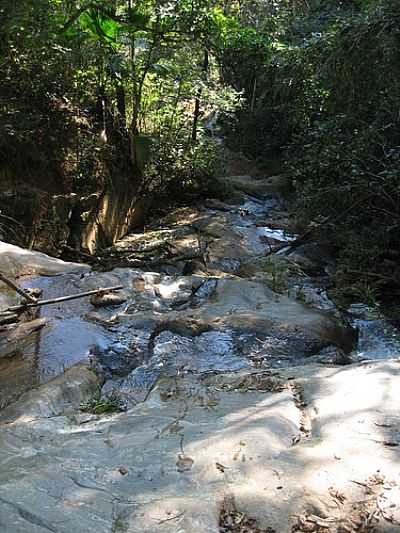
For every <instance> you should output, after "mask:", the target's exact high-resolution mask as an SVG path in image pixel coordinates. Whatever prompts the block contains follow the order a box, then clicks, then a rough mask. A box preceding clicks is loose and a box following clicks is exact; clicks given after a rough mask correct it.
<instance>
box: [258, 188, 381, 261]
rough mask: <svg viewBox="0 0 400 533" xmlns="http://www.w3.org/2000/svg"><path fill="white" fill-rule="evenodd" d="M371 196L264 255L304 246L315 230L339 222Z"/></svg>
mask: <svg viewBox="0 0 400 533" xmlns="http://www.w3.org/2000/svg"><path fill="white" fill-rule="evenodd" d="M371 196H372V194H371V193H370V194H368V195H367V196H363V197H362V198H359V199H358V200H357V201H356V202H354V203H353V204H351V206H350V207H348V208H347V209H345V210H344V211H342V212H341V213H339V214H338V215H336V216H335V215H331V216H329V217H325V218H324V219H323V220H322V221H321V222H319V223H318V224H314V225H313V226H312V227H310V228H308V229H307V230H306V231H305V232H304V233H302V234H301V235H300V236H299V237H297V239H295V240H294V241H291V242H285V243H282V244H279V245H278V246H276V247H275V248H271V249H270V250H269V252H267V253H266V254H265V255H266V256H267V257H268V256H269V255H272V254H276V253H277V252H279V251H280V250H283V249H284V248H288V251H289V250H291V249H292V248H297V246H300V245H301V244H304V241H305V240H306V239H307V238H308V237H309V236H310V235H311V234H312V233H314V231H315V230H317V229H319V228H321V227H322V226H324V225H325V224H328V223H331V224H332V223H335V222H338V221H339V220H341V219H342V218H343V217H344V216H345V215H347V213H349V212H350V211H351V210H352V209H354V208H355V207H357V206H358V205H359V204H361V203H363V202H365V200H368V199H369V198H370V197H371Z"/></svg>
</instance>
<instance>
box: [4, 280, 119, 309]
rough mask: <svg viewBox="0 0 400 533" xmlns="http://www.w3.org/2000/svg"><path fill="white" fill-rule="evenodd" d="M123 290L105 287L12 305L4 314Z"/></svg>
mask: <svg viewBox="0 0 400 533" xmlns="http://www.w3.org/2000/svg"><path fill="white" fill-rule="evenodd" d="M123 288H124V287H123V285H117V286H116V287H105V288H101V289H95V290H92V291H86V292H80V293H78V294H70V295H69V296H60V297H59V298H50V299H48V300H37V301H35V302H32V303H25V304H21V305H14V306H12V307H9V308H8V309H5V311H4V312H5V313H19V312H23V311H25V310H26V309H31V308H32V307H41V306H43V305H52V304H58V303H61V302H67V301H69V300H77V299H78V298H84V297H85V296H92V295H93V294H101V293H107V292H113V291H119V290H121V289H123Z"/></svg>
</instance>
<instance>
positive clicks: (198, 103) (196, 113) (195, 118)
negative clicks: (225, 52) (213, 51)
mask: <svg viewBox="0 0 400 533" xmlns="http://www.w3.org/2000/svg"><path fill="white" fill-rule="evenodd" d="M208 64H209V57H208V50H207V48H205V49H204V59H203V77H204V80H205V81H207V74H208ZM201 93H202V89H201V87H200V89H199V90H198V91H197V96H196V99H195V102H194V111H193V126H192V142H193V143H195V142H196V141H197V127H198V123H199V118H200V111H201Z"/></svg>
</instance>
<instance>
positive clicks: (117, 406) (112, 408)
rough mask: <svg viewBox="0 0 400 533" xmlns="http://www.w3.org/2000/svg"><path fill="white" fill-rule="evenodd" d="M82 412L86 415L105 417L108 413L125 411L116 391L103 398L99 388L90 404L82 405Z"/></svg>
mask: <svg viewBox="0 0 400 533" xmlns="http://www.w3.org/2000/svg"><path fill="white" fill-rule="evenodd" d="M80 410H81V411H82V412H84V413H93V414H95V415H103V414H106V413H115V412H120V411H122V410H123V409H122V401H121V398H120V396H119V395H118V393H117V392H116V391H112V393H111V394H110V395H109V396H107V397H102V395H101V389H100V387H99V388H98V389H97V391H96V392H95V394H94V395H93V397H92V398H91V399H90V400H89V401H88V402H86V403H82V404H81V406H80Z"/></svg>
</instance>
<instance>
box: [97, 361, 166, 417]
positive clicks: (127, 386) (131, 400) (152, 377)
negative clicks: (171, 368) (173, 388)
mask: <svg viewBox="0 0 400 533" xmlns="http://www.w3.org/2000/svg"><path fill="white" fill-rule="evenodd" d="M160 375H161V372H160V370H159V369H158V368H150V367H148V366H139V367H137V368H135V369H134V370H132V372H131V373H130V374H129V375H128V376H127V377H126V378H124V379H114V380H110V381H107V382H106V383H105V384H104V386H103V388H102V391H101V393H102V396H103V397H105V398H107V397H108V396H110V395H112V394H116V395H117V397H118V398H119V399H120V401H121V404H122V405H123V406H124V407H125V408H126V409H129V408H131V407H133V406H135V405H136V404H137V403H140V402H144V401H145V400H146V398H147V397H148V395H149V394H150V392H151V390H152V389H153V387H154V386H155V384H156V383H157V380H158V379H159V377H160Z"/></svg>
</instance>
